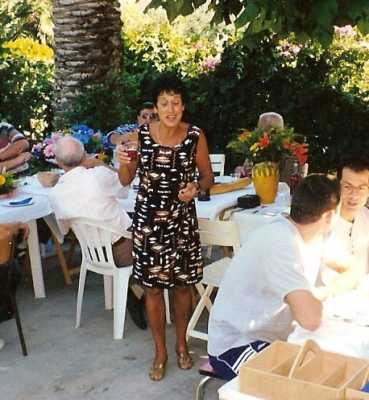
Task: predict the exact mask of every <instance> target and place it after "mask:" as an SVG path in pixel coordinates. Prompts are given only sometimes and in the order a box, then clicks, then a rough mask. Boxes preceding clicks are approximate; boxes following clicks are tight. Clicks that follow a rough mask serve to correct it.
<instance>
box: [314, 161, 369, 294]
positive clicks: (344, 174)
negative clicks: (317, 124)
mask: <svg viewBox="0 0 369 400" xmlns="http://www.w3.org/2000/svg"><path fill="white" fill-rule="evenodd" d="M337 178H338V179H339V181H340V183H341V203H340V208H339V216H338V217H337V220H336V221H335V223H334V225H333V228H332V232H331V233H330V235H329V237H328V240H327V243H326V245H325V253H324V256H323V265H322V271H321V273H322V280H323V282H324V283H325V284H326V286H325V287H321V288H318V290H317V294H318V293H320V297H322V298H324V297H328V296H335V295H337V294H340V293H343V292H345V291H347V290H351V289H355V288H357V287H358V286H360V283H361V282H363V281H364V279H365V276H366V275H367V274H368V273H369V210H368V209H367V208H366V207H365V204H366V202H367V200H368V198H369V159H368V157H366V156H365V155H358V154H356V155H349V156H347V157H345V158H344V159H343V160H342V162H341V164H340V166H339V168H338V170H337Z"/></svg>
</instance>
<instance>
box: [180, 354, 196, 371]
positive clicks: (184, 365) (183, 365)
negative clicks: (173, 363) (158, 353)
mask: <svg viewBox="0 0 369 400" xmlns="http://www.w3.org/2000/svg"><path fill="white" fill-rule="evenodd" d="M177 364H178V367H179V368H180V369H191V368H192V366H193V361H192V358H191V356H190V355H189V354H188V353H187V352H183V353H177Z"/></svg>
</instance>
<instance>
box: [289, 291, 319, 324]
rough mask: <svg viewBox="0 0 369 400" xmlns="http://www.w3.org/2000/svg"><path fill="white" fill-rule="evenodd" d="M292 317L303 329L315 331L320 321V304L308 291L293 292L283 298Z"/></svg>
mask: <svg viewBox="0 0 369 400" xmlns="http://www.w3.org/2000/svg"><path fill="white" fill-rule="evenodd" d="M285 301H286V303H287V304H288V305H289V306H290V309H291V312H292V316H293V318H294V319H295V320H296V321H297V323H298V324H299V325H301V326H302V327H303V328H304V329H308V330H309V331H315V330H316V329H318V327H319V325H320V322H321V319H322V309H323V306H322V303H321V302H320V301H319V300H318V299H317V298H315V297H314V296H313V294H312V293H311V292H310V291H308V290H294V291H293V292H291V293H289V294H288V295H287V296H286V298H285Z"/></svg>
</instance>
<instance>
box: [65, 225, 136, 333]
mask: <svg viewBox="0 0 369 400" xmlns="http://www.w3.org/2000/svg"><path fill="white" fill-rule="evenodd" d="M70 224H71V228H72V229H73V231H74V234H75V235H76V237H77V239H78V241H79V244H80V246H81V253H82V264H81V271H80V275H79V285H78V296H77V313H76V328H78V327H79V325H80V322H81V310H82V300H83V293H84V288H85V281H86V274H87V271H88V270H89V271H93V272H96V273H97V274H101V275H103V276H104V292H105V308H106V309H107V310H111V309H112V308H114V339H122V338H123V332H124V321H125V315H126V305H127V292H128V281H129V277H130V275H131V273H132V266H127V267H122V268H118V267H117V266H116V265H115V263H114V259H113V252H112V245H111V243H112V235H113V234H118V235H120V236H124V237H126V238H131V233H130V232H125V233H124V234H123V235H122V233H121V232H117V231H116V230H115V229H114V228H111V227H109V226H107V225H106V224H105V223H101V222H97V221H93V220H90V219H86V218H74V219H72V220H70Z"/></svg>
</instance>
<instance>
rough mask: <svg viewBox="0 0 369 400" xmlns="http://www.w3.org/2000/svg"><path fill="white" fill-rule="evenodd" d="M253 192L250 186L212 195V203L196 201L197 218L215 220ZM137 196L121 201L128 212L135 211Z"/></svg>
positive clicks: (133, 195)
mask: <svg viewBox="0 0 369 400" xmlns="http://www.w3.org/2000/svg"><path fill="white" fill-rule="evenodd" d="M253 192H254V189H253V187H252V186H250V187H247V188H246V189H243V190H236V191H234V192H229V193H223V194H216V195H212V196H211V199H210V201H198V200H197V199H196V200H195V203H196V211H197V217H198V218H204V219H215V218H217V217H218V215H219V214H220V213H221V212H222V211H223V210H225V209H226V208H229V207H234V206H236V205H237V198H238V197H240V196H243V195H245V194H250V193H253ZM254 193H255V192H254ZM136 194H137V193H136V192H134V191H133V190H130V191H129V195H128V198H127V199H122V200H120V203H121V204H122V205H123V208H124V209H125V210H126V211H127V212H133V211H134V207H135V201H136Z"/></svg>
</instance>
